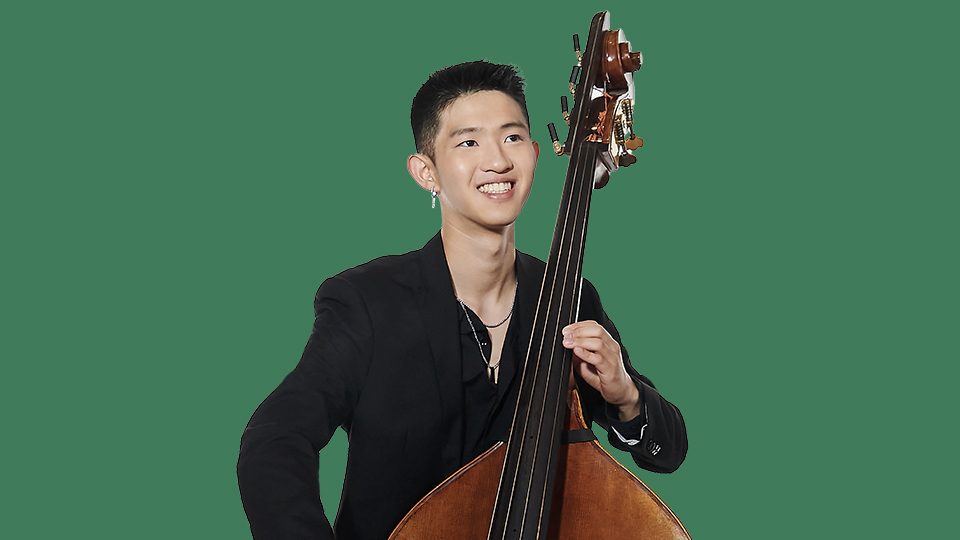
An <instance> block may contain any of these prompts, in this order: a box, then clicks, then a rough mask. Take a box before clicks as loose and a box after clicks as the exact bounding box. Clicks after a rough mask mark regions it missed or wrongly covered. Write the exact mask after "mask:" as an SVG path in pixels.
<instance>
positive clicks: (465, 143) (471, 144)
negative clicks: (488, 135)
mask: <svg viewBox="0 0 960 540" xmlns="http://www.w3.org/2000/svg"><path fill="white" fill-rule="evenodd" d="M457 146H477V141H474V140H472V139H471V140H469V141H463V142H462V143H460V144H458V145H457Z"/></svg>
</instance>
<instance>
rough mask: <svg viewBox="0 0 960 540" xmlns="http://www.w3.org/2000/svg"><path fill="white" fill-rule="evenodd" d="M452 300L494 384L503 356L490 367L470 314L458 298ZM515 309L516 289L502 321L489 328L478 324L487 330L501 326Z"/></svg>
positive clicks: (486, 325)
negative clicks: (461, 312)
mask: <svg viewBox="0 0 960 540" xmlns="http://www.w3.org/2000/svg"><path fill="white" fill-rule="evenodd" d="M454 298H456V299H457V302H458V303H459V304H460V308H461V309H463V315H464V316H465V317H466V318H467V324H469V325H470V331H471V332H473V339H475V340H476V341H477V347H478V348H479V349H480V358H483V363H484V365H486V366H487V375H488V377H489V378H490V380H491V381H493V383H494V384H496V383H497V379H499V373H500V372H499V370H500V362H501V361H502V360H503V356H501V357H500V360H498V361H497V364H496V365H494V366H491V365H490V360H487V355H485V354H483V345H481V344H480V336H478V335H477V329H476V328H475V327H474V326H473V321H472V320H471V319H470V313H468V312H467V304H465V303H464V302H463V300H461V299H460V297H459V296H454ZM515 307H517V289H516V287H514V289H513V305H512V306H510V313H507V316H506V317H504V319H503V320H502V321H500V322H498V323H497V324H495V325H492V326H491V325H488V324H485V323H484V322H483V320H481V321H480V324H482V325H483V326H485V327H487V328H496V327H498V326H500V325H502V324H503V323H505V322H507V319H509V318H510V316H511V315H513V308H515ZM470 311H473V310H470ZM477 318H478V319H479V318H480V317H479V316H478V317H477Z"/></svg>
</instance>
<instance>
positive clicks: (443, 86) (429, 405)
mask: <svg viewBox="0 0 960 540" xmlns="http://www.w3.org/2000/svg"><path fill="white" fill-rule="evenodd" d="M411 121H412V124H413V131H414V140H415V142H416V145H417V154H415V155H413V156H410V158H409V159H408V161H407V168H408V170H409V171H410V174H411V176H413V178H414V180H416V182H417V183H418V184H419V185H420V186H421V187H422V188H424V189H425V190H428V191H430V192H431V197H432V198H434V199H435V200H439V202H440V206H441V212H442V225H441V228H440V233H439V234H437V235H436V236H435V237H434V238H433V239H432V240H430V241H429V242H428V243H427V245H426V246H424V247H423V249H421V250H418V251H414V252H411V253H407V254H406V255H400V256H388V257H382V258H379V259H376V260H374V261H371V262H369V263H367V264H364V265H361V266H358V267H356V268H353V269H351V270H347V271H346V272H343V273H342V274H340V275H337V276H335V277H332V278H330V279H328V280H326V281H325V282H324V283H323V285H321V286H320V289H319V291H318V292H317V296H316V299H315V302H314V308H315V311H316V320H315V322H314V327H313V333H312V334H311V336H310V340H309V341H308V342H307V346H306V348H305V350H304V353H303V357H302V358H301V360H300V363H299V364H298V365H297V367H296V369H294V371H293V372H292V373H290V375H288V376H287V377H286V378H285V379H284V380H283V382H282V383H281V384H280V386H279V387H278V388H277V389H276V390H275V391H274V392H273V393H272V394H271V395H270V396H269V397H268V398H267V399H266V400H265V401H264V402H263V404H262V405H261V406H260V407H259V408H258V409H257V411H256V413H254V415H253V418H251V420H250V423H249V424H248V426H247V429H246V430H245V431H244V434H243V439H242V441H241V450H240V461H239V463H238V467H237V469H238V475H239V479H240V490H241V496H242V499H243V505H244V509H245V511H246V512H247V517H248V519H249V520H250V526H251V530H252V531H253V534H254V536H255V537H256V538H257V539H265V538H334V537H335V538H338V539H340V540H345V539H364V540H367V539H369V540H373V539H377V540H382V539H384V538H386V537H387V536H388V535H389V534H390V532H391V531H392V530H393V528H394V527H395V526H396V525H397V523H398V522H399V521H400V519H401V518H403V516H404V515H405V514H406V512H407V511H408V510H409V509H410V508H412V507H413V505H414V504H416V502H417V501H418V500H419V499H420V498H421V497H423V496H424V495H425V494H426V493H427V492H428V491H430V490H431V489H432V488H434V487H435V486H437V485H438V484H439V483H440V482H442V481H443V480H444V479H445V478H447V477H448V476H449V475H451V474H452V473H453V472H455V471H456V470H457V469H459V468H460V467H461V466H463V465H465V464H466V463H468V462H469V461H470V460H471V459H473V458H474V457H476V456H477V455H479V454H480V453H482V452H483V451H485V450H487V449H488V448H489V447H490V446H492V445H493V444H494V443H495V442H496V441H498V440H506V437H507V434H508V431H509V429H510V423H511V421H512V417H513V411H514V408H515V405H516V401H517V389H518V386H519V378H520V377H519V373H520V370H521V368H522V362H523V360H524V358H523V354H524V352H525V351H526V349H527V343H526V342H527V340H528V339H529V336H530V333H531V327H532V322H533V321H532V319H533V315H534V310H535V308H536V304H537V299H538V296H539V289H540V285H541V282H542V279H543V273H544V266H545V265H544V263H543V262H541V261H539V260H537V259H535V258H533V257H530V256H528V255H525V254H523V253H519V252H518V251H516V249H515V247H514V226H515V222H516V219H517V216H518V215H519V214H520V210H521V208H523V204H524V202H525V201H526V199H527V196H528V195H529V194H530V189H531V187H532V185H533V173H534V169H535V166H536V161H537V156H538V154H539V148H538V146H537V143H535V142H533V141H531V139H530V127H529V126H530V122H529V119H528V116H527V110H526V103H525V100H524V95H523V81H522V80H521V79H520V77H519V76H518V75H517V73H516V72H515V71H514V69H513V68H512V67H510V66H500V65H494V64H489V63H486V62H471V63H467V64H460V65H457V66H453V67H451V68H447V69H445V70H441V71H439V72H437V73H435V74H433V75H432V76H431V77H430V79H429V80H428V81H427V82H426V83H425V84H424V85H423V87H422V88H421V89H420V91H419V92H418V93H417V96H416V97H415V98H414V102H413V108H412V112H411ZM580 318H581V319H583V320H582V321H581V322H578V323H576V324H573V325H570V326H568V327H567V328H565V329H564V330H563V335H564V339H563V344H564V346H565V347H567V348H571V349H573V352H574V370H575V372H576V375H577V377H578V385H579V388H580V390H581V399H582V400H583V403H584V408H585V409H586V410H588V411H589V412H590V413H591V414H592V417H593V419H594V420H596V421H597V422H598V423H600V424H601V425H603V426H604V427H606V428H607V429H608V430H609V431H610V442H611V443H612V444H613V445H614V446H616V447H618V448H620V449H623V450H626V451H628V452H631V454H632V456H633V458H634V460H635V461H636V462H637V463H638V464H639V465H640V466H641V467H644V468H646V469H650V470H653V471H660V472H671V471H673V470H675V469H676V468H677V467H678V466H679V465H680V463H681V462H682V461H683V458H684V456H685V454H686V449H687V439H686V430H685V428H684V424H683V419H682V418H681V416H680V412H679V411H678V410H677V409H676V407H674V406H673V405H671V404H670V403H669V402H667V401H666V400H665V399H663V398H662V397H661V396H660V395H659V393H658V392H657V391H656V390H655V389H654V387H653V384H652V383H651V382H650V381H649V379H646V378H645V377H642V376H641V375H639V374H638V373H637V372H636V370H634V368H633V367H632V366H631V365H630V363H629V359H628V358H627V356H626V353H625V352H624V351H623V350H622V349H621V347H620V344H619V341H620V339H619V336H618V334H617V331H616V328H615V327H614V326H613V323H611V322H610V320H609V319H608V318H607V317H606V315H605V314H604V312H603V309H602V308H601V307H600V300H599V298H598V296H597V292H596V290H595V289H594V288H593V286H592V285H590V284H589V283H587V282H584V285H583V291H582V295H581V300H580ZM338 427H343V429H344V430H345V431H346V432H347V434H348V436H349V453H348V461H347V473H346V478H345V480H344V487H343V494H342V498H341V501H340V509H339V512H338V514H337V520H336V523H335V525H334V527H333V528H332V529H331V527H330V524H329V523H328V522H327V520H326V518H325V517H324V513H323V508H322V506H321V504H320V501H319V497H318V482H317V472H318V471H317V468H318V460H317V452H318V451H319V450H320V449H321V448H323V446H324V445H325V444H326V443H327V441H329V439H330V437H331V436H332V434H333V432H334V430H336V429H337V428H338Z"/></svg>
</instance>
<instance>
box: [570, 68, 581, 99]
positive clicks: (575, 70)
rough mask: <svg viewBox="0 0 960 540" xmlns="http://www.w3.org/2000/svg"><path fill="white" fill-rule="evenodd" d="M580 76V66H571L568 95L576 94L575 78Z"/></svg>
mask: <svg viewBox="0 0 960 540" xmlns="http://www.w3.org/2000/svg"><path fill="white" fill-rule="evenodd" d="M579 76H580V64H577V65H575V66H573V71H572V72H571V73H570V93H571V94H574V95H575V94H576V92H577V78H578V77H579Z"/></svg>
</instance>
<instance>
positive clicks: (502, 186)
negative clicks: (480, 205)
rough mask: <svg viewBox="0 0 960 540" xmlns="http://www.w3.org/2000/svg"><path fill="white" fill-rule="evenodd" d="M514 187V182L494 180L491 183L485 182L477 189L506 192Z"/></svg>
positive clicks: (489, 191) (481, 191)
mask: <svg viewBox="0 0 960 540" xmlns="http://www.w3.org/2000/svg"><path fill="white" fill-rule="evenodd" d="M511 189H513V182H493V183H491V184H484V185H482V186H480V187H478V188H477V191H479V192H480V193H491V194H496V193H506V192H508V191H510V190H511Z"/></svg>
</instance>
